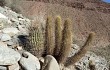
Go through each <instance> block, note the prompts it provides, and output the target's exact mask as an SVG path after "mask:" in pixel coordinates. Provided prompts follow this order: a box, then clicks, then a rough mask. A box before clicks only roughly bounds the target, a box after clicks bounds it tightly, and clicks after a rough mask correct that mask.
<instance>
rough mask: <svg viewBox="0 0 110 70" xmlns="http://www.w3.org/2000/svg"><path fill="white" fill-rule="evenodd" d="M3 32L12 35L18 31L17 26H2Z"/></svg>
mask: <svg viewBox="0 0 110 70" xmlns="http://www.w3.org/2000/svg"><path fill="white" fill-rule="evenodd" d="M2 31H3V33H6V34H9V35H10V36H14V35H15V34H17V33H18V32H19V30H18V29H17V28H13V27H11V28H4V29H3V30H2Z"/></svg>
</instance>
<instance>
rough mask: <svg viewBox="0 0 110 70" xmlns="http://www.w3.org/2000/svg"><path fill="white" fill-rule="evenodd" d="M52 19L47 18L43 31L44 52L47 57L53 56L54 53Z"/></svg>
mask: <svg viewBox="0 0 110 70" xmlns="http://www.w3.org/2000/svg"><path fill="white" fill-rule="evenodd" d="M52 26H53V24H52V18H51V17H48V18H47V21H46V30H45V50H46V54H47V55H53V52H54V47H55V46H54V37H53V27H52Z"/></svg>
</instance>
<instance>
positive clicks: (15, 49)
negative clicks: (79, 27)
mask: <svg viewBox="0 0 110 70" xmlns="http://www.w3.org/2000/svg"><path fill="white" fill-rule="evenodd" d="M30 24H31V20H29V19H27V18H25V17H24V16H22V15H21V14H17V13H15V12H13V11H12V10H10V8H8V7H4V8H2V7H0V70H40V69H41V67H42V68H43V70H60V65H58V63H57V61H56V59H55V58H54V57H53V56H51V55H47V56H46V57H45V58H42V59H41V58H37V57H35V56H34V55H33V54H31V53H29V52H28V51H25V49H23V47H22V46H20V45H19V38H18V36H19V35H28V29H27V27H28V26H29V25H30ZM79 50H80V47H79V46H77V45H76V44H73V45H72V49H71V53H70V55H69V56H68V57H71V56H74V54H75V53H77V51H79ZM43 60H44V61H43ZM41 61H42V62H43V64H41V63H40V62H41ZM90 61H91V62H92V64H93V65H95V68H96V70H109V65H108V63H107V60H106V59H105V58H102V57H101V56H97V55H96V54H94V53H93V52H88V53H87V54H86V55H85V56H84V57H83V58H82V59H81V60H80V61H79V62H77V63H76V67H77V69H78V70H90V69H89V63H90ZM46 65H47V66H46ZM73 67H74V66H71V67H69V68H65V69H63V70H73V69H74V68H73ZM75 70H76V69H75Z"/></svg>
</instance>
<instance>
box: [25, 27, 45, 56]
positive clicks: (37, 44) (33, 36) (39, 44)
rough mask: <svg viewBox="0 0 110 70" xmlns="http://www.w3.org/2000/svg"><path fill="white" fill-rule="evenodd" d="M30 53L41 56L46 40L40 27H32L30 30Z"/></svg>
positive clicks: (27, 45)
mask: <svg viewBox="0 0 110 70" xmlns="http://www.w3.org/2000/svg"><path fill="white" fill-rule="evenodd" d="M26 47H28V51H29V52H31V53H32V54H34V55H35V56H40V55H41V54H42V52H41V51H42V50H43V47H44V38H43V33H42V30H41V27H40V26H33V25H31V26H30V28H29V37H28V43H26Z"/></svg>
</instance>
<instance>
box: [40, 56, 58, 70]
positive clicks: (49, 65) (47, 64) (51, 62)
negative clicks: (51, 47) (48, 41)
mask: <svg viewBox="0 0 110 70" xmlns="http://www.w3.org/2000/svg"><path fill="white" fill-rule="evenodd" d="M42 70H60V67H59V65H58V62H57V60H56V59H55V58H54V57H53V56H51V55H47V56H46V57H45V58H44V64H43V66H42Z"/></svg>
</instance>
